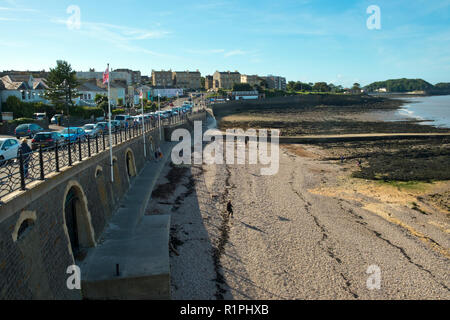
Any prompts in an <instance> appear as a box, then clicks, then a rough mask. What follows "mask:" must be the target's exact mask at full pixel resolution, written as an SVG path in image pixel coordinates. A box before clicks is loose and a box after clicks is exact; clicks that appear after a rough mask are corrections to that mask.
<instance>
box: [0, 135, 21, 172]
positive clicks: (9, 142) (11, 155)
mask: <svg viewBox="0 0 450 320" xmlns="http://www.w3.org/2000/svg"><path fill="white" fill-rule="evenodd" d="M19 147H20V143H19V141H18V140H17V139H14V138H0V165H4V164H6V163H8V162H9V161H12V160H14V159H15V158H17V156H18V153H19Z"/></svg>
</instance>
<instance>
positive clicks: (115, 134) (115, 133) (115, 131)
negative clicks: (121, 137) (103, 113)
mask: <svg viewBox="0 0 450 320" xmlns="http://www.w3.org/2000/svg"><path fill="white" fill-rule="evenodd" d="M114 138H115V140H116V146H117V130H114Z"/></svg>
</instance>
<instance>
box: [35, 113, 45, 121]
mask: <svg viewBox="0 0 450 320" xmlns="http://www.w3.org/2000/svg"><path fill="white" fill-rule="evenodd" d="M46 117H47V114H45V113H35V114H33V119H35V120H45V118H46Z"/></svg>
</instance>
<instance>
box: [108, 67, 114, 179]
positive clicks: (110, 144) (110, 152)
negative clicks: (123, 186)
mask: <svg viewBox="0 0 450 320" xmlns="http://www.w3.org/2000/svg"><path fill="white" fill-rule="evenodd" d="M107 70H108V116H109V120H108V121H109V125H108V126H109V156H110V158H111V181H112V182H114V164H113V150H112V147H113V146H112V144H113V138H112V130H111V118H112V114H111V85H110V82H111V81H110V80H111V79H110V71H109V63H108V69H107Z"/></svg>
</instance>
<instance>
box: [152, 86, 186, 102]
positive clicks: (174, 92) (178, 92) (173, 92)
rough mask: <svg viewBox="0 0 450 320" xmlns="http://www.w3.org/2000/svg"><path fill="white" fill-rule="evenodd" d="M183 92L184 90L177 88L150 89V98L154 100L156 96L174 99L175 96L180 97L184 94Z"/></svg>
mask: <svg viewBox="0 0 450 320" xmlns="http://www.w3.org/2000/svg"><path fill="white" fill-rule="evenodd" d="M183 92H184V90H183V89H179V88H152V89H151V96H153V100H155V98H156V99H157V98H158V96H160V97H166V98H174V97H177V96H179V97H181V96H182V95H183V94H184V93H183Z"/></svg>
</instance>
